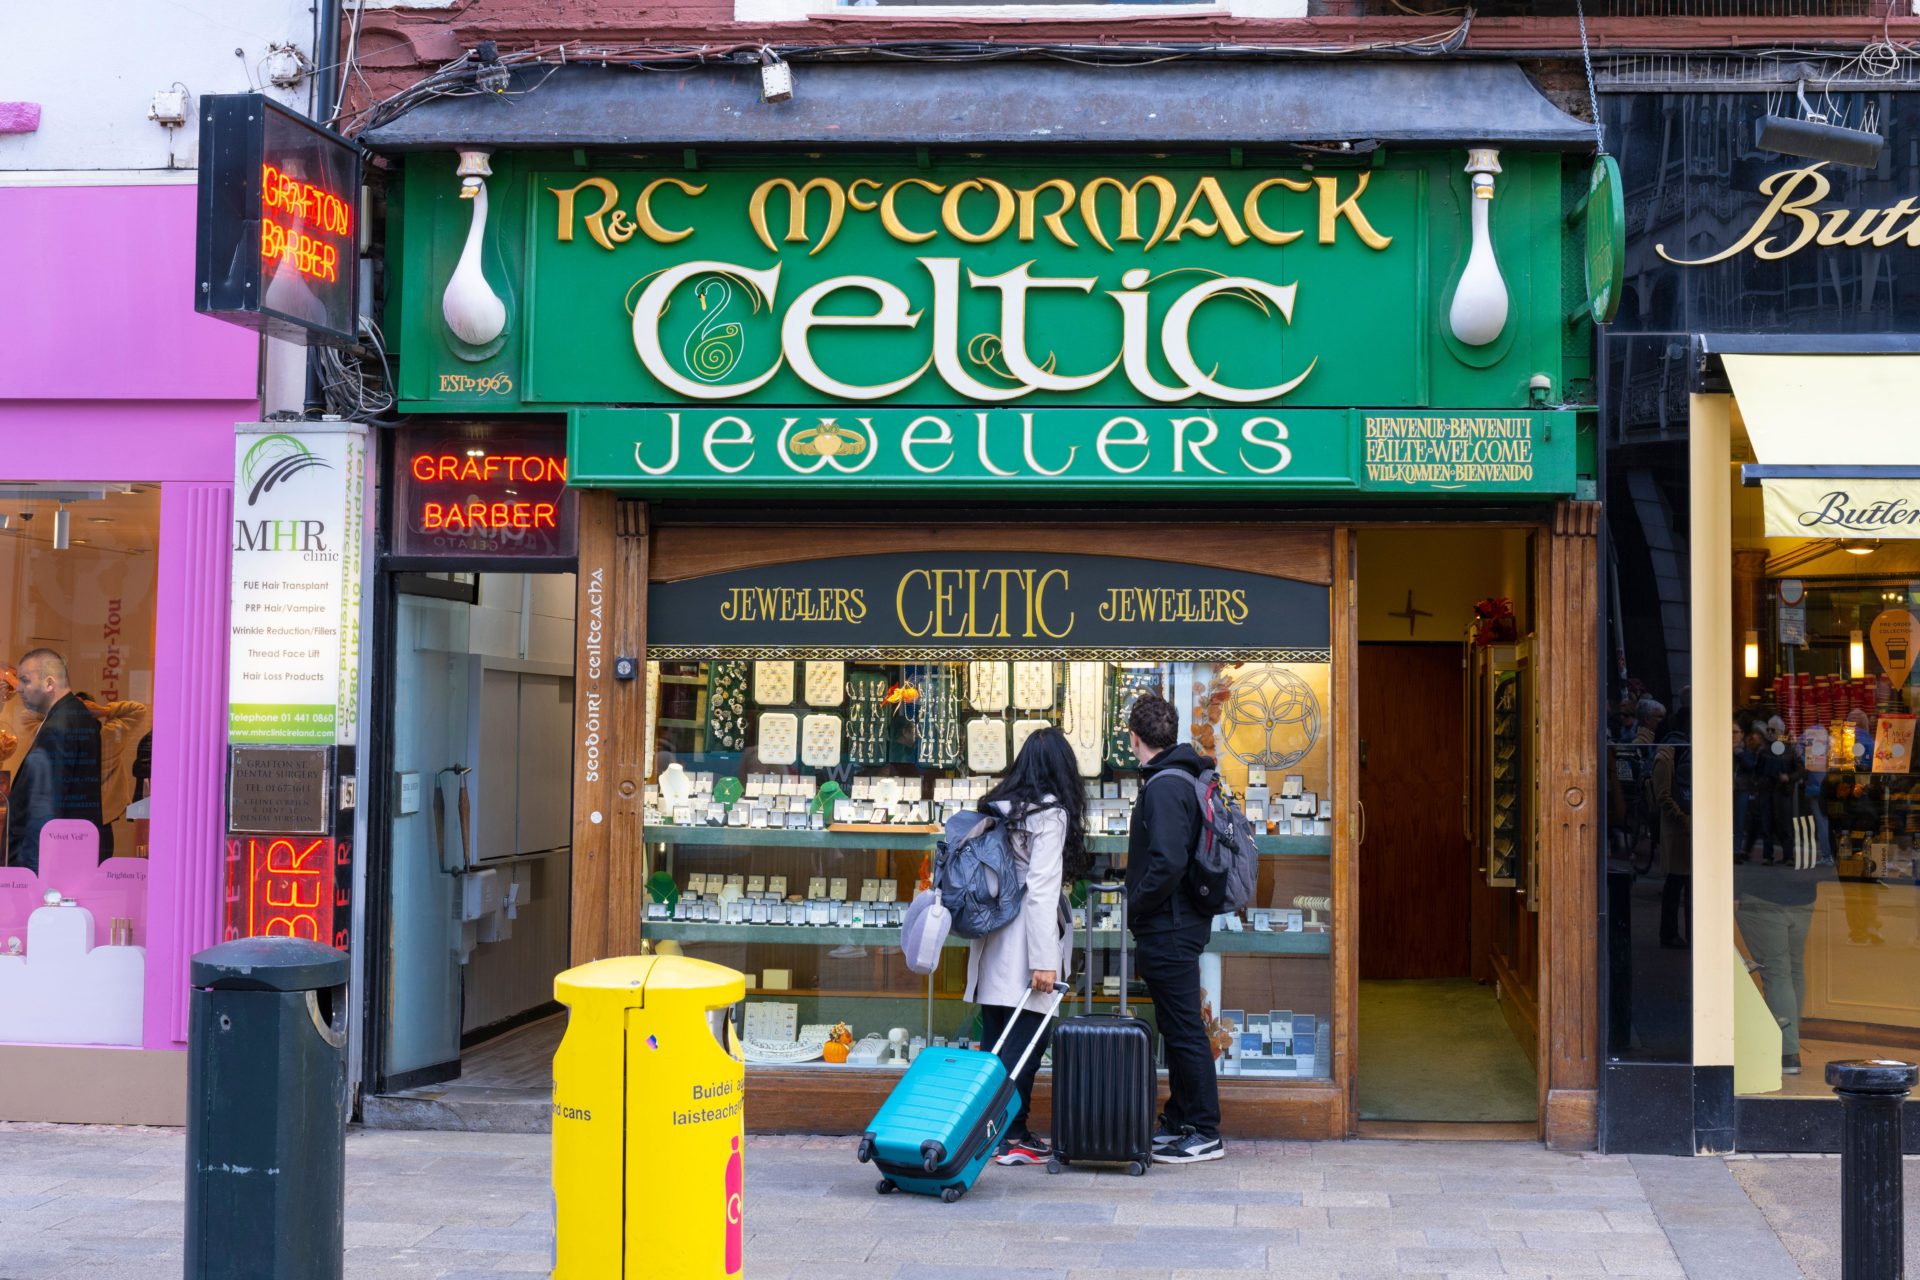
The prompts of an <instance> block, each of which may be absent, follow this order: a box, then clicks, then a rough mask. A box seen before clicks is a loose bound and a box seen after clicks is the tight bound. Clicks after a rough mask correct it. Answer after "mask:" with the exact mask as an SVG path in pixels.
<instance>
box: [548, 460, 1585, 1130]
mask: <svg viewBox="0 0 1920 1280" xmlns="http://www.w3.org/2000/svg"><path fill="white" fill-rule="evenodd" d="M1394 526H1395V527H1433V528H1470V527H1478V528H1507V529H1511V528H1527V529H1530V530H1532V531H1533V532H1535V533H1536V534H1537V535H1538V536H1537V537H1536V539H1535V546H1534V555H1535V564H1534V570H1535V593H1536V595H1535V619H1536V628H1537V629H1538V630H1539V632H1540V635H1541V644H1540V646H1539V649H1540V652H1541V655H1542V657H1541V664H1542V665H1541V675H1540V678H1539V679H1540V683H1539V686H1538V687H1539V688H1540V689H1541V691H1542V693H1541V698H1542V732H1541V733H1540V735H1539V737H1538V747H1537V750H1538V758H1537V760H1536V775H1535V776H1536V778H1537V779H1538V780H1539V781H1538V786H1539V793H1538V795H1537V797H1536V799H1537V802H1538V810H1537V811H1538V812H1539V814H1540V826H1539V846H1540V847H1539V848H1538V849H1537V850H1536V856H1538V857H1541V858H1543V859H1544V864H1543V867H1542V875H1541V881H1542V894H1543V899H1544V900H1543V903H1542V908H1541V911H1542V941H1541V946H1542V956H1541V973H1542V977H1541V983H1540V999H1541V1003H1542V1005H1543V1008H1542V1010H1541V1017H1540V1020H1539V1023H1540V1031H1539V1035H1540V1044H1539V1050H1540V1053H1539V1061H1540V1062H1541V1064H1542V1070H1541V1072H1540V1088H1541V1108H1540V1115H1541V1120H1540V1136H1541V1137H1542V1139H1543V1140H1545V1141H1546V1142H1547V1143H1548V1145H1550V1146H1554V1147H1560V1148H1568V1149H1585V1148H1590V1147H1591V1146H1592V1145H1593V1142H1594V1133H1595V1120H1596V1103H1597V1079H1598V1074H1597V1072H1598V1064H1597V1060H1596V1058H1595V1052H1596V1046H1597V1043H1598V1028H1597V1024H1596V1019H1597V1017H1598V1004H1597V998H1596V994H1595V993H1596V991H1597V982H1598V956H1597V951H1596V949H1595V943H1594V937H1595V932H1596V923H1597V916H1596V915H1595V912H1596V911H1597V909H1598V905H1597V904H1598V889H1597V884H1598V875H1599V871H1598V867H1597V865H1596V861H1595V849H1594V840H1595V839H1596V826H1595V813H1594V810H1593V797H1594V796H1595V795H1597V794H1598V787H1597V785H1596V779H1597V770H1598V767H1599V764H1598V760H1599V755H1598V742H1597V736H1596V735H1597V732H1598V731H1597V730H1596V729H1595V728H1594V724H1595V717H1597V715H1598V714H1599V712H1598V708H1599V692H1598V687H1599V686H1598V666H1597V662H1598V658H1597V654H1598V648H1597V645H1598V632H1597V626H1596V623H1595V621H1594V619H1593V616H1592V612H1591V601H1592V599H1593V591H1594V589H1595V588H1594V584H1595V581H1596V577H1597V561H1596V542H1595V533H1596V531H1597V528H1598V504H1597V503H1571V502H1568V503H1560V504H1558V505H1557V506H1556V507H1555V508H1554V509H1553V511H1552V514H1551V516H1550V517H1549V518H1547V519H1544V520H1541V521H1538V522H1534V523H1527V522H1524V521H1499V522H1492V521H1489V522H1481V523H1478V524H1463V523H1458V522H1450V523H1443V522H1398V521H1397V522H1394ZM1362 527H1383V526H1380V525H1365V526H1357V525H1353V524H1339V525H1314V526H1306V525H1276V524H1255V523H1238V524H1226V523H1216V524H1207V523H1195V524H1192V525H1180V526H1172V525H1164V524H1154V525H1142V524H1132V525H1128V524H1120V523H1115V524H1111V525H1068V524H1061V525H1052V526H1048V527H1047V530H1046V537H1047V544H1048V546H1049V547H1050V548H1051V549H1053V550H1056V551H1060V552H1078V553H1082V554H1094V555H1110V556H1111V555H1121V556H1128V555H1131V556H1136V557H1140V558H1144V559H1159V560H1177V561H1180V562H1184V563H1196V564H1212V565H1216V566H1219V567H1223V568H1242V569H1248V570H1250V571H1253V572H1267V573H1271V572H1273V569H1274V566H1275V565H1276V564H1278V565H1280V566H1282V568H1283V575H1284V576H1287V577H1293V578H1297V579H1300V580H1303V581H1317V582H1321V583H1325V584H1326V585H1327V586H1328V587H1329V589H1330V605H1331V608H1330V612H1331V615H1332V616H1331V646H1330V647H1331V654H1330V658H1331V662H1332V667H1333V670H1332V672H1331V673H1330V678H1329V686H1328V704H1329V705H1328V709H1327V723H1328V724H1329V725H1342V724H1350V723H1357V720H1356V716H1357V712H1358V707H1359V686H1358V667H1359V619H1358V609H1359V601H1358V580H1357V576H1356V575H1357V570H1358V563H1357V555H1356V551H1357V543H1356V538H1357V533H1358V530H1359V529H1360V528H1362ZM1033 539H1034V528H1033V526H1031V525H1005V524H1002V525H990V524H983V525H951V524H933V523H920V524H905V523H900V524H864V525H861V524H841V525H834V526H827V525H819V526H797V527H796V526H793V525H778V526H776V525H751V526H748V525H742V526H738V527H718V526H703V527H692V526H677V525H663V526H659V527H655V526H654V525H653V524H652V523H651V522H650V520H649V513H648V509H647V507H646V504H644V503H641V502H637V501H632V500H627V499H621V498H618V497H617V496H616V495H614V494H612V493H609V492H604V491H586V492H583V493H582V494H581V496H580V559H579V577H578V593H579V594H578V609H577V618H578V621H577V624H576V641H575V645H576V661H577V668H576V677H575V678H576V682H577V683H576V689H577V696H576V701H575V706H576V722H577V723H576V736H575V755H574V786H573V796H574V805H573V812H574V825H573V836H574V867H575V872H574V875H575V880H574V894H573V912H572V946H571V954H572V960H573V963H574V964H581V963H585V962H587V961H589V960H594V959H599V958H602V957H605V956H612V955H622V954H632V953H634V952H637V951H638V950H639V949H640V947H641V927H640V922H641V918H642V915H643V909H644V898H645V893H646V890H645V885H644V879H645V877H644V874H643V871H644V865H643V863H644V858H645V848H644V844H643V841H642V827H641V823H642V817H643V812H642V810H643V795H644V791H645V778H644V777H643V776H642V775H643V771H644V769H645V761H646V751H645V746H646V743H645V726H646V714H645V712H646V708H645V698H646V681H645V680H644V679H617V678H616V677H615V674H614V662H615V659H616V658H620V657H631V658H634V659H635V660H636V661H637V662H639V663H640V664H642V667H641V669H642V670H644V663H645V662H646V609H647V589H648V584H649V582H657V581H673V580H677V579H682V578H687V577H693V576H698V575H700V574H706V573H718V572H724V571H727V570H730V569H740V568H748V567H754V566H760V565H767V564H777V563H791V562H794V561H799V560H808V559H814V558H818V557H822V556H829V555H839V556H844V555H852V554H866V553H879V552H884V551H911V550H940V551H998V550H1015V549H1025V548H1028V547H1031V546H1032V544H1033ZM596 622H597V623H598V625H597V626H596V625H595V624H596ZM1336 737H1337V739H1338V741H1336V743H1335V744H1334V747H1333V756H1332V760H1331V767H1332V771H1333V782H1334V791H1335V793H1336V794H1337V795H1339V796H1342V797H1344V799H1343V800H1342V802H1341V804H1340V805H1339V807H1338V809H1337V811H1336V812H1337V814H1338V820H1337V821H1336V822H1335V824H1334V844H1333V857H1332V882H1333V899H1334V902H1333V918H1334V920H1335V921H1341V922H1345V923H1344V925H1343V926H1342V925H1336V927H1335V929H1334V932H1333V942H1332V947H1333V951H1332V962H1331V966H1330V969H1331V985H1332V1006H1333V1010H1332V1011H1333V1015H1334V1026H1333V1045H1332V1062H1331V1064H1330V1065H1331V1070H1332V1079H1331V1080H1329V1081H1325V1082H1318V1083H1316V1082H1305V1081H1302V1082H1288V1083H1286V1084H1281V1083H1278V1082H1273V1081H1262V1080H1248V1079H1244V1078H1241V1077H1234V1076H1227V1077H1222V1079H1221V1082H1220V1083H1221V1103H1222V1108H1223V1111H1224V1112H1225V1113H1226V1115H1227V1119H1228V1126H1227V1127H1228V1128H1229V1129H1230V1130H1231V1131H1232V1132H1234V1133H1235V1134H1238V1135H1241V1136H1247V1137H1257V1136H1270V1137H1291V1138H1334V1137H1341V1136H1351V1135H1353V1134H1354V1133H1356V1132H1357V1129H1358V1125H1359V1105H1358V1104H1359V1074H1358V1063H1359V1059H1358V1052H1359V996H1360V989H1359V950H1358V930H1359V846H1358V839H1357V836H1358V827H1357V824H1358V822H1359V820H1360V819H1359V788H1358V778H1359V737H1358V734H1357V733H1355V732H1342V733H1338V734H1336ZM590 745H591V746H592V747H595V748H597V749H598V752H599V754H598V756H597V759H598V760H599V761H600V767H599V768H598V769H597V771H590V769H589V767H588V766H589V760H590V759H593V758H596V757H594V756H592V755H591V754H590V752H589V746H590ZM844 1083H845V1082H843V1085H844ZM883 1083H884V1082H880V1081H874V1082H869V1084H867V1085H860V1086H858V1087H838V1088H834V1089H829V1090H822V1089H820V1088H819V1076H818V1074H817V1073H809V1072H799V1071H795V1072H783V1071H779V1070H766V1069H762V1070H758V1071H756V1072H755V1075H754V1097H755V1104H756V1105H755V1107H754V1114H755V1129H756V1130H758V1131H777V1130H781V1129H797V1130H806V1131H810V1132H818V1131H820V1130H821V1129H822V1128H823V1127H825V1128H839V1129H843V1130H845V1131H849V1132H850V1131H852V1130H853V1129H855V1128H857V1127H858V1126H859V1125H861V1124H864V1123H865V1122H866V1120H867V1118H868V1117H869V1116H870V1115H871V1114H872V1110H873V1108H874V1107H875V1106H877V1105H878V1102H879V1095H880V1093H884V1089H879V1092H876V1089H877V1088H878V1087H879V1086H880V1085H882V1084H883ZM1046 1093H1047V1091H1046V1090H1045V1089H1044V1087H1043V1088H1042V1090H1041V1091H1040V1093H1039V1096H1038V1097H1037V1099H1036V1103H1037V1106H1036V1110H1040V1111H1044V1109H1045V1106H1046Z"/></svg>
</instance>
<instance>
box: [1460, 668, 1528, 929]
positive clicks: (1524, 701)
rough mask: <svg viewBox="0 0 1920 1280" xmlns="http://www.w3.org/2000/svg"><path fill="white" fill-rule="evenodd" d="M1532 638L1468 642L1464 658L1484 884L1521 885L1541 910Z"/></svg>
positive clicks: (1471, 781)
mask: <svg viewBox="0 0 1920 1280" xmlns="http://www.w3.org/2000/svg"><path fill="white" fill-rule="evenodd" d="M1529 657H1530V653H1529V645H1528V644H1527V643H1526V642H1525V641H1522V642H1520V643H1517V644H1492V645H1478V646H1476V645H1473V644H1472V643H1471V642H1469V646H1468V660H1469V670H1470V672H1471V675H1472V678H1471V680H1470V682H1469V695H1468V696H1469V699H1470V702H1471V704H1472V705H1471V706H1470V707H1469V714H1468V717H1467V724H1468V733H1469V734H1470V735H1471V739H1472V740H1471V742H1470V743H1469V744H1468V745H1469V750H1468V754H1467V758H1468V760H1469V762H1470V763H1469V768H1470V769H1471V770H1472V777H1471V778H1470V779H1469V794H1470V795H1471V797H1472V804H1473V820H1474V821H1473V831H1474V840H1475V846H1476V852H1477V856H1478V861H1479V866H1480V873H1481V875H1482V876H1484V877H1485V879H1486V882H1487V884H1488V886H1489V887H1491V888H1495V889H1518V890H1520V893H1521V896H1523V897H1524V898H1525V899H1526V901H1527V904H1528V906H1530V907H1532V908H1533V909H1534V910H1538V909H1539V907H1538V899H1539V893H1538V888H1539V885H1538V882H1537V879H1536V877H1537V875H1538V868H1537V859H1535V858H1534V856H1533V844H1534V841H1533V826H1532V791H1533V765H1532V761H1533V735H1534V724H1533V714H1534V713H1533V681H1532V671H1531V663H1530V661H1529Z"/></svg>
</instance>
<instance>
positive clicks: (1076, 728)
mask: <svg viewBox="0 0 1920 1280" xmlns="http://www.w3.org/2000/svg"><path fill="white" fill-rule="evenodd" d="M1106 685H1107V678H1106V668H1105V667H1104V666H1103V665H1102V664H1101V663H1098V662H1069V663H1068V664H1067V688H1066V696H1065V699H1064V701H1065V706H1064V707H1062V709H1061V712H1060V729H1061V732H1063V733H1065V734H1066V735H1067V741H1068V742H1069V743H1071V744H1072V746H1073V758H1074V761H1075V762H1076V763H1077V764H1078V765H1079V766H1080V776H1081V777H1083V778H1097V777H1099V776H1100V766H1101V763H1102V761H1101V754H1102V751H1103V749H1104V748H1105V746H1106V732H1107V716H1106V710H1107V687H1106Z"/></svg>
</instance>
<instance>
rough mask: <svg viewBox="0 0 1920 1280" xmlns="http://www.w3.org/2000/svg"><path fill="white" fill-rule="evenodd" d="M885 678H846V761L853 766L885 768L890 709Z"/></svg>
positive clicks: (856, 674)
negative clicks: (865, 765)
mask: <svg viewBox="0 0 1920 1280" xmlns="http://www.w3.org/2000/svg"><path fill="white" fill-rule="evenodd" d="M887 684H888V680H887V677H886V676H885V675H884V674H882V673H880V672H877V671H852V672H849V673H848V674H847V724H846V734H847V745H846V752H847V759H848V760H849V761H851V762H852V763H854V764H867V765H875V764H886V763H887V758H888V753H889V748H890V745H891V742H890V735H889V734H888V732H887V731H888V729H889V728H890V727H891V726H892V724H893V708H892V707H890V706H888V705H887Z"/></svg>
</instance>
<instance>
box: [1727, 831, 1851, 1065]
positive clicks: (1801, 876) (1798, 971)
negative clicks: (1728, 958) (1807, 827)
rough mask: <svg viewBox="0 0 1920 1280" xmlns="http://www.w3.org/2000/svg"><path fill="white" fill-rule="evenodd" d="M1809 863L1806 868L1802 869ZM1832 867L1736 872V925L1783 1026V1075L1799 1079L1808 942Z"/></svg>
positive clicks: (1755, 867) (1768, 866)
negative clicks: (1817, 902) (1822, 884)
mask: <svg viewBox="0 0 1920 1280" xmlns="http://www.w3.org/2000/svg"><path fill="white" fill-rule="evenodd" d="M1803 864H1805V865H1803ZM1832 875H1833V868H1832V866H1831V865H1825V866H1823V865H1822V864H1820V863H1819V862H1818V861H1816V860H1813V859H1810V858H1803V859H1801V860H1800V861H1799V862H1796V860H1795V859H1794V858H1793V856H1792V854H1791V849H1789V856H1787V857H1785V858H1782V859H1781V860H1780V861H1779V863H1778V864H1775V863H1774V862H1773V860H1772V859H1771V858H1769V859H1768V860H1767V861H1766V862H1763V863H1759V864H1748V865H1743V866H1740V867H1737V868H1735V870H1734V873H1733V888H1734V921H1735V923H1737V924H1738V925H1739V926H1740V938H1741V940H1742V941H1743V942H1745V943H1746V949H1747V956H1748V958H1749V959H1751V960H1752V961H1753V964H1754V966H1755V967H1754V972H1753V976H1754V977H1755V978H1756V979H1758V980H1759V983H1760V988H1761V993H1762V995H1764V996H1765V998H1766V1002H1767V1011H1768V1012H1769V1013H1771V1014H1772V1015H1773V1018H1774V1021H1775V1022H1778V1023H1779V1024H1780V1070H1781V1073H1782V1074H1784V1075H1790V1076H1792V1075H1799V1074H1800V1013H1801V1010H1802V1008H1803V1007H1804V1006H1805V1005H1806V1000H1807V971H1806V959H1807V937H1808V935H1809V933H1811V932H1812V929H1813V908H1814V901H1815V899H1816V898H1817V896H1818V894H1819V889H1820V881H1821V880H1823V879H1826V878H1828V877H1830V876H1832Z"/></svg>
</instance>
